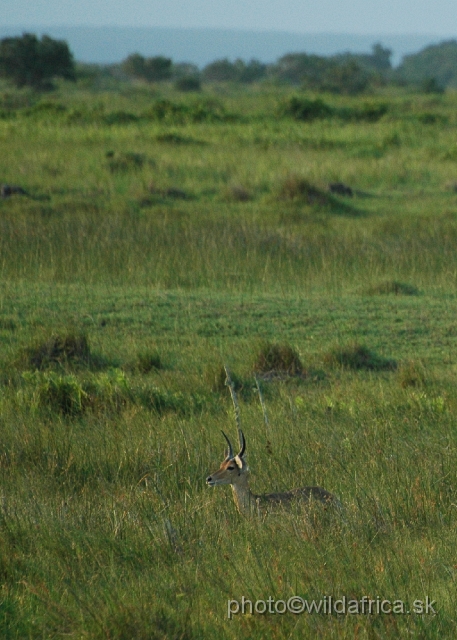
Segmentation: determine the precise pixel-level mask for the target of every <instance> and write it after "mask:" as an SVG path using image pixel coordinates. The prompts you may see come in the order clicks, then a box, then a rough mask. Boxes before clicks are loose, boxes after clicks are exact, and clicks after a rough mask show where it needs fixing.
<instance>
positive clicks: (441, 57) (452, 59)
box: [396, 40, 457, 88]
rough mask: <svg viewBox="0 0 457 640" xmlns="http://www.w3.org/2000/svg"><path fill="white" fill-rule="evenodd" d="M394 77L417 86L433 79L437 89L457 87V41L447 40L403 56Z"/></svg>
mask: <svg viewBox="0 0 457 640" xmlns="http://www.w3.org/2000/svg"><path fill="white" fill-rule="evenodd" d="M396 75H397V77H399V78H400V79H401V80H404V81H405V82H408V83H411V84H416V85H418V86H421V85H423V84H424V82H427V81H429V80H430V78H434V79H435V82H436V86H437V87H441V88H445V87H457V41H456V40H447V41H445V42H441V43H440V44H436V45H430V46H428V47H426V48H425V49H422V51H419V52H418V53H414V54H411V55H408V56H405V57H404V58H403V60H402V63H401V64H400V66H399V67H397V69H396Z"/></svg>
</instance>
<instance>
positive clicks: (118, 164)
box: [106, 151, 146, 173]
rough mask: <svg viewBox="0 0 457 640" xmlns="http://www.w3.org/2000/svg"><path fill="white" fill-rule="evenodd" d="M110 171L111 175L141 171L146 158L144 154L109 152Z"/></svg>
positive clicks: (107, 155)
mask: <svg viewBox="0 0 457 640" xmlns="http://www.w3.org/2000/svg"><path fill="white" fill-rule="evenodd" d="M106 157H107V159H108V163H107V164H108V169H109V170H110V171H111V173H125V172H127V171H139V170H140V169H142V168H143V166H144V163H145V162H146V158H145V156H144V155H143V154H142V153H133V152H125V153H119V154H115V153H114V152H113V151H108V152H107V154H106Z"/></svg>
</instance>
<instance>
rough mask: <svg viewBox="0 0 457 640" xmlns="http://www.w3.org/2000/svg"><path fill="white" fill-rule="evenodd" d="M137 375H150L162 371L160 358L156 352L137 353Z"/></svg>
mask: <svg viewBox="0 0 457 640" xmlns="http://www.w3.org/2000/svg"><path fill="white" fill-rule="evenodd" d="M134 368H135V369H136V370H137V371H138V372H139V373H150V372H151V371H158V370H160V369H163V362H162V358H161V357H160V353H159V352H158V351H146V352H145V353H139V354H138V355H137V358H136V362H135V367H134Z"/></svg>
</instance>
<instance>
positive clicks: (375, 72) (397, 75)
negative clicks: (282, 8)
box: [0, 33, 457, 95]
mask: <svg viewBox="0 0 457 640" xmlns="http://www.w3.org/2000/svg"><path fill="white" fill-rule="evenodd" d="M391 56H392V51H391V50H390V49H388V48H385V47H383V46H382V44H380V43H377V44H375V45H373V47H372V51H371V53H365V54H355V53H350V52H347V53H342V54H338V55H334V56H319V55H314V54H308V53H290V54H287V55H285V56H282V57H281V58H279V59H278V60H277V61H276V62H275V63H272V64H265V63H262V62H260V61H259V60H255V59H253V60H250V61H247V62H246V61H244V60H241V59H237V60H235V61H234V62H232V61H230V60H229V59H228V58H224V59H220V60H215V61H213V62H211V63H210V64H207V65H206V66H205V67H203V69H199V68H198V67H197V66H196V65H194V64H191V63H174V62H173V61H172V59H171V58H167V57H164V56H154V57H144V56H142V55H141V54H139V53H133V54H131V55H129V56H128V57H127V58H126V59H125V60H123V61H122V62H121V63H119V64H117V65H105V66H103V67H101V66H99V65H82V64H79V65H75V62H74V60H73V55H72V53H71V51H70V49H69V47H68V44H67V43H66V42H65V41H62V40H53V39H52V38H50V37H49V36H43V37H42V38H41V40H40V39H38V38H37V36H36V35H33V34H30V33H24V34H23V35H22V36H18V37H14V38H4V39H3V40H0V77H3V78H6V79H8V80H10V81H12V82H13V83H14V84H15V85H16V86H17V87H24V86H29V87H32V88H34V89H37V90H43V89H49V88H52V86H53V85H52V82H53V79H54V78H57V77H61V78H64V79H66V80H76V79H77V77H80V78H85V79H86V80H87V79H90V78H93V77H95V76H97V74H98V75H99V76H100V75H104V76H111V77H113V78H117V79H122V78H124V79H126V80H128V79H137V80H140V81H143V82H163V81H172V82H173V83H174V84H175V86H176V88H177V89H179V90H181V91H199V90H200V88H201V85H202V83H217V82H230V83H241V84H249V83H253V82H265V81H268V82H273V83H283V84H284V83H286V84H291V85H295V86H300V87H302V88H304V89H310V90H314V91H326V92H331V93H341V94H350V95H351V94H353V95H355V94H358V93H361V92H363V91H365V90H367V89H368V88H369V87H372V86H376V85H382V84H389V83H396V84H402V85H414V86H417V87H420V88H421V89H422V90H423V91H428V92H435V93H436V92H441V91H443V90H444V89H445V88H446V87H457V41H456V40H449V41H445V42H442V43H441V44H438V45H431V46H429V47H426V48H425V49H423V50H422V51H419V52H418V53H415V54H412V55H408V56H405V57H404V58H403V61H402V63H401V64H400V66H399V67H397V68H395V69H394V68H393V67H392V63H391Z"/></svg>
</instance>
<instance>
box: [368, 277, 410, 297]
mask: <svg viewBox="0 0 457 640" xmlns="http://www.w3.org/2000/svg"><path fill="white" fill-rule="evenodd" d="M365 293H366V294H367V295H369V296H376V295H388V294H392V295H396V296H417V295H418V294H419V289H418V288H417V287H415V286H414V285H412V284H407V283H405V282H398V281H397V280H387V281H385V282H380V283H379V284H376V285H373V286H372V287H369V288H368V289H366V291H365Z"/></svg>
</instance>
